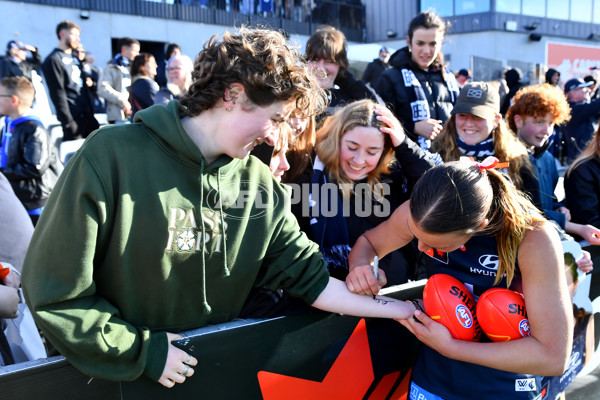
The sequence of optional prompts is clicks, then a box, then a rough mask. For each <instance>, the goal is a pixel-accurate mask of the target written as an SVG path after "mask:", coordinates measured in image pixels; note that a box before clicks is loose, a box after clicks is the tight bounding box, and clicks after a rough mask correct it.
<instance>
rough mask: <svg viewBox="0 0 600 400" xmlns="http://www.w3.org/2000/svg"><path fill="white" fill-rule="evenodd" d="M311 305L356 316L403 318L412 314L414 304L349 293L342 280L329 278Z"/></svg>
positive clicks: (389, 298) (382, 297)
mask: <svg viewBox="0 0 600 400" xmlns="http://www.w3.org/2000/svg"><path fill="white" fill-rule="evenodd" d="M312 306H313V307H315V308H318V309H320V310H324V311H330V312H335V313H341V314H346V315H354V316H358V317H374V318H393V319H397V320H404V319H407V318H410V317H412V316H413V313H414V312H415V306H413V305H412V303H407V302H404V301H402V300H397V299H393V298H391V297H385V296H377V298H375V299H373V298H372V297H370V296H362V295H359V294H356V293H351V292H350V291H349V290H348V289H347V288H346V286H345V285H344V282H342V281H340V280H338V279H335V278H329V283H328V284H327V286H326V287H325V290H323V291H322V292H321V294H320V295H319V297H317V300H315V302H314V303H313V304H312Z"/></svg>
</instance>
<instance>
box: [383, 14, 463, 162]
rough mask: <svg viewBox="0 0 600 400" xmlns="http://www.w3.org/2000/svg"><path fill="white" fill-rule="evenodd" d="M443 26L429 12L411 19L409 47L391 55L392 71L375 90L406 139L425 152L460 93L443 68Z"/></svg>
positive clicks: (388, 72) (454, 79) (452, 75)
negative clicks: (398, 121) (401, 127)
mask: <svg viewBox="0 0 600 400" xmlns="http://www.w3.org/2000/svg"><path fill="white" fill-rule="evenodd" d="M446 25H447V24H446V22H445V21H444V20H443V19H442V18H440V17H439V16H438V15H437V14H435V13H434V12H432V11H425V12H422V13H420V14H418V15H417V16H416V17H414V18H413V19H412V20H411V22H410V24H409V27H408V37H407V39H406V40H407V44H408V46H406V47H404V48H401V49H400V50H398V51H396V52H395V53H394V54H392V56H391V57H390V65H391V67H392V68H390V69H388V70H387V71H385V72H384V73H383V74H382V75H381V77H380V78H379V80H378V81H377V87H376V88H375V90H376V91H377V93H378V94H379V95H380V96H381V98H382V99H383V101H384V102H385V104H388V105H389V106H390V107H391V108H392V110H393V111H394V114H395V115H396V118H398V119H399V120H400V122H401V123H402V126H404V130H405V131H406V134H407V135H408V137H410V138H411V140H413V141H415V142H417V143H419V145H420V146H421V148H422V149H424V150H427V149H429V146H430V145H431V140H433V139H434V138H435V137H436V136H437V135H438V134H439V133H440V132H441V131H442V127H443V124H444V122H446V120H447V119H448V118H449V117H450V111H451V110H452V107H453V105H454V102H455V101H456V98H457V97H458V92H459V90H460V88H459V87H458V83H456V78H455V77H454V74H453V73H452V72H450V70H448V68H446V67H445V66H444V56H443V54H442V43H443V41H444V35H445V34H446Z"/></svg>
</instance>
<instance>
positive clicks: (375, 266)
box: [373, 256, 379, 299]
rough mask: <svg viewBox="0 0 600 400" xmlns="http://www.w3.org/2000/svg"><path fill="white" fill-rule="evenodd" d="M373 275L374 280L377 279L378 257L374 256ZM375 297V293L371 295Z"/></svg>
mask: <svg viewBox="0 0 600 400" xmlns="http://www.w3.org/2000/svg"><path fill="white" fill-rule="evenodd" d="M373 275H375V280H377V281H379V276H378V275H379V257H377V256H375V257H374V258H373ZM373 298H374V299H375V298H376V297H375V295H373Z"/></svg>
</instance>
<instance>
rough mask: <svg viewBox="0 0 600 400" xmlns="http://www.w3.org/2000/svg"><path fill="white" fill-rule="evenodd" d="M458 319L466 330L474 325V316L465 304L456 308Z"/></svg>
mask: <svg viewBox="0 0 600 400" xmlns="http://www.w3.org/2000/svg"><path fill="white" fill-rule="evenodd" d="M456 318H457V319H458V322H460V324H461V325H462V326H464V327H465V328H470V327H471V326H472V325H473V315H471V311H470V310H469V309H468V308H467V307H466V306H465V305H464V304H459V305H458V306H456Z"/></svg>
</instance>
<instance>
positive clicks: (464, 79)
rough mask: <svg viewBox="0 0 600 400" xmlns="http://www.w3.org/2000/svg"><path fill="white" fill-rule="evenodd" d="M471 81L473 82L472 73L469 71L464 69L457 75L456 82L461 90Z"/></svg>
mask: <svg viewBox="0 0 600 400" xmlns="http://www.w3.org/2000/svg"><path fill="white" fill-rule="evenodd" d="M469 80H471V71H469V70H468V69H465V68H463V69H460V70H459V71H458V72H457V73H456V82H457V83H458V86H460V87H461V88H462V87H464V86H465V85H466V84H467V83H468V82H469Z"/></svg>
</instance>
